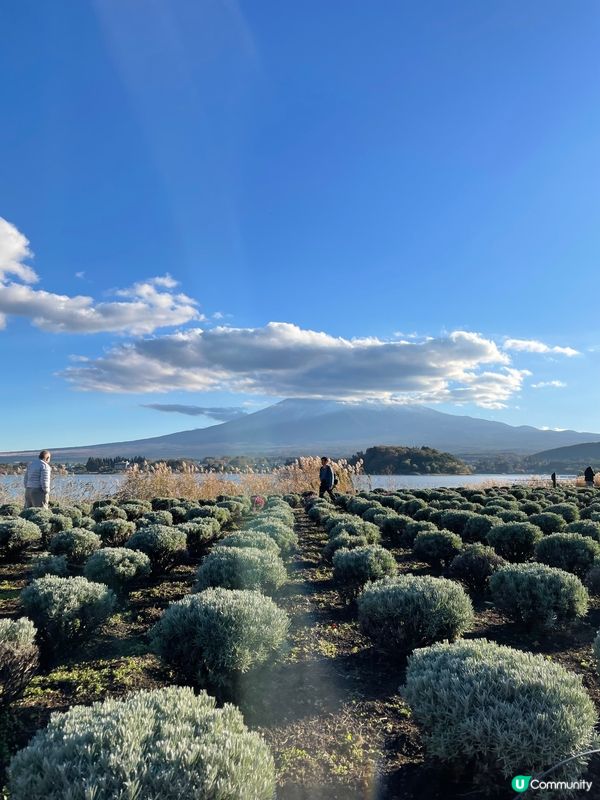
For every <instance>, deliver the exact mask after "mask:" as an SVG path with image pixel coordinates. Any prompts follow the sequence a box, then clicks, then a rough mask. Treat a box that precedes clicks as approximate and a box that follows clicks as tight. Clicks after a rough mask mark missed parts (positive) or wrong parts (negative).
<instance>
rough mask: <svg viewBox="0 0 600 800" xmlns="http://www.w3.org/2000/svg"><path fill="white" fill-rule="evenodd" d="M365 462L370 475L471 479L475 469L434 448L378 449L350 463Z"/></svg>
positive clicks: (396, 447) (373, 449) (368, 449)
mask: <svg viewBox="0 0 600 800" xmlns="http://www.w3.org/2000/svg"><path fill="white" fill-rule="evenodd" d="M361 460H362V462H363V469H364V471H365V472H366V473H368V474H370V475H471V474H472V473H473V469H472V467H470V466H468V465H467V464H465V462H464V461H461V460H460V459H459V458H457V457H456V456H453V455H452V454H451V453H443V452H441V451H440V450H435V449H434V448H433V447H399V446H394V445H376V446H375V447H368V448H367V449H366V450H365V451H364V453H363V452H360V453H356V455H354V456H352V458H351V459H350V463H351V464H354V463H356V462H358V461H361Z"/></svg>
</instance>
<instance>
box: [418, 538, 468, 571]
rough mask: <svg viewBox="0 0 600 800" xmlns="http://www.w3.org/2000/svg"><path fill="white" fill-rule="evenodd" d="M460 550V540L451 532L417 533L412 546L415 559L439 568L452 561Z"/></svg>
mask: <svg viewBox="0 0 600 800" xmlns="http://www.w3.org/2000/svg"><path fill="white" fill-rule="evenodd" d="M461 549H462V539H461V538H460V536H459V535H458V534H457V533H452V532H451V531H435V532H429V531H423V532H422V533H418V534H417V536H416V538H415V543H414V544H413V553H414V555H415V558H418V559H420V560H421V561H425V562H426V563H427V564H430V565H431V566H432V567H435V568H439V567H441V566H442V565H447V564H449V563H450V561H452V559H453V558H454V556H455V555H457V554H458V553H460V551H461Z"/></svg>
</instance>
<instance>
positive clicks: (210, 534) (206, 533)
mask: <svg viewBox="0 0 600 800" xmlns="http://www.w3.org/2000/svg"><path fill="white" fill-rule="evenodd" d="M177 530H178V531H182V533H185V535H186V537H187V548H188V551H189V554H190V555H191V556H192V557H193V558H199V557H200V556H202V555H204V554H205V553H206V550H207V549H208V547H209V546H210V545H211V544H212V543H213V542H214V541H215V539H217V537H218V536H219V534H220V532H221V526H220V525H219V523H218V522H217V520H216V519H213V518H212V517H205V518H201V517H198V519H197V520H196V521H195V522H182V523H180V524H179V525H178V526H177Z"/></svg>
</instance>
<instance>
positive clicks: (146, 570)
mask: <svg viewBox="0 0 600 800" xmlns="http://www.w3.org/2000/svg"><path fill="white" fill-rule="evenodd" d="M151 569H152V566H151V564H150V559H149V558H148V556H147V555H146V553H142V552H141V550H129V549H128V548H127V547H103V548H102V549H101V550H96V552H95V553H93V554H92V555H91V556H90V557H89V558H88V560H87V562H86V565H85V569H84V574H85V577H86V578H87V579H88V580H90V581H97V582H98V583H105V584H106V585H107V586H109V587H110V588H111V589H112V590H113V591H114V592H116V593H117V594H119V595H123V594H126V593H127V592H128V591H130V589H131V588H132V586H133V585H134V584H135V583H136V581H140V580H142V579H143V578H146V577H147V576H148V575H150V572H151Z"/></svg>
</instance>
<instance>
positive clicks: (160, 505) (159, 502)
mask: <svg viewBox="0 0 600 800" xmlns="http://www.w3.org/2000/svg"><path fill="white" fill-rule="evenodd" d="M150 504H151V506H152V508H151V510H152V511H168V510H169V509H170V508H171V507H172V506H174V505H177V500H176V499H175V498H174V497H153V498H152V500H151V503H150Z"/></svg>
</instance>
